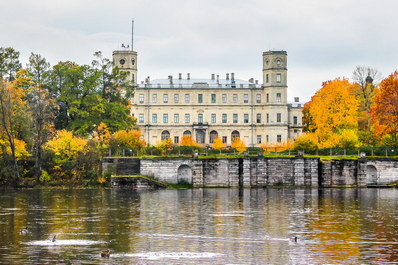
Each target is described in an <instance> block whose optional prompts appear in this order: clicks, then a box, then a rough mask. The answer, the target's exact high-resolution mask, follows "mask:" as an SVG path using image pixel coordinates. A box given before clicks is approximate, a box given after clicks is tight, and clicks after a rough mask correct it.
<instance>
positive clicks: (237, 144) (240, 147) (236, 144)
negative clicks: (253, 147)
mask: <svg viewBox="0 0 398 265" xmlns="http://www.w3.org/2000/svg"><path fill="white" fill-rule="evenodd" d="M231 146H232V148H235V149H236V151H238V152H239V153H242V152H244V151H246V149H247V148H246V145H245V142H243V140H241V139H240V138H239V137H236V138H235V139H234V140H233V141H232V144H231Z"/></svg>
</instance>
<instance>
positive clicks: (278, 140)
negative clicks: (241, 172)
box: [276, 134, 282, 143]
mask: <svg viewBox="0 0 398 265" xmlns="http://www.w3.org/2000/svg"><path fill="white" fill-rule="evenodd" d="M276 141H277V142H278V143H280V142H282V135H280V134H278V135H277V136H276Z"/></svg>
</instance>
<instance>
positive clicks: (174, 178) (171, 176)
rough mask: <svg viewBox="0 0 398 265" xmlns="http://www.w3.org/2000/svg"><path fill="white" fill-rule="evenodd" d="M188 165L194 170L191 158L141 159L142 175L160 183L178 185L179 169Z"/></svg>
mask: <svg viewBox="0 0 398 265" xmlns="http://www.w3.org/2000/svg"><path fill="white" fill-rule="evenodd" d="M182 165H187V166H189V167H191V168H192V159H189V158H154V159H141V175H144V176H149V177H154V178H156V179H158V180H160V181H164V182H168V183H172V184H176V183H178V168H179V167H180V166H182Z"/></svg>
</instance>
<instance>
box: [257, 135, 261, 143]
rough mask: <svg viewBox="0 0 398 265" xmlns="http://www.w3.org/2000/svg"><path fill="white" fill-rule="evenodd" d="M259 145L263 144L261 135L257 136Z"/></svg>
mask: <svg viewBox="0 0 398 265" xmlns="http://www.w3.org/2000/svg"><path fill="white" fill-rule="evenodd" d="M257 143H258V144H261V135H257Z"/></svg>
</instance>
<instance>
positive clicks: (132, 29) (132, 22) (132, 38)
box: [131, 19, 134, 51]
mask: <svg viewBox="0 0 398 265" xmlns="http://www.w3.org/2000/svg"><path fill="white" fill-rule="evenodd" d="M133 45H134V19H132V20H131V50H132V51H134V48H133Z"/></svg>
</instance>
